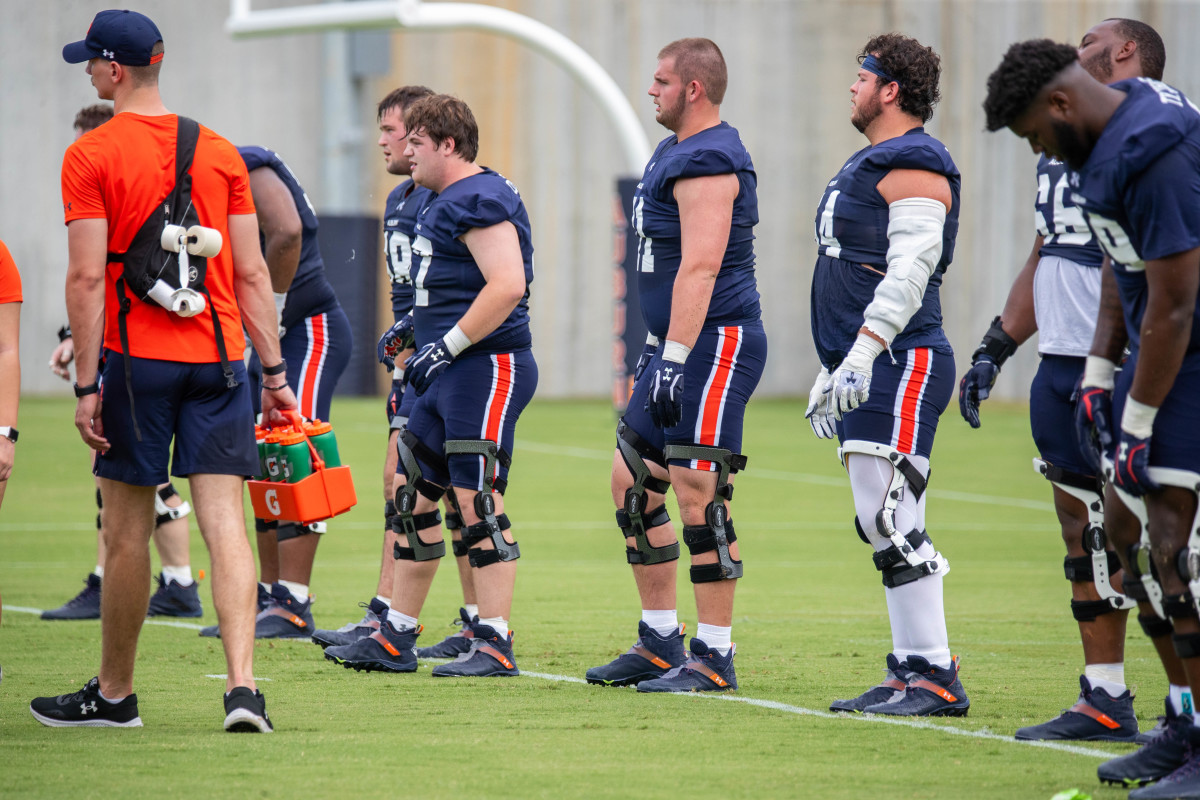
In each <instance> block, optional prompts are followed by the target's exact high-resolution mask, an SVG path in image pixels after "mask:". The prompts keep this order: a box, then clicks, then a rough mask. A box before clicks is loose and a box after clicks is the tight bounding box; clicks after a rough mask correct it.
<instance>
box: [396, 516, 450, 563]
mask: <svg viewBox="0 0 1200 800" xmlns="http://www.w3.org/2000/svg"><path fill="white" fill-rule="evenodd" d="M396 516H397V518H398V517H399V514H397V515H396ZM409 522H410V524H411V527H412V528H413V529H414V530H413V532H412V533H411V534H409V533H408V531H407V530H406V529H405V527H404V523H399V525H400V527H399V528H397V527H396V526H395V525H393V527H392V530H394V531H395V532H396V533H403V534H406V535H407V538H408V544H409V546H408V547H401V546H400V542H395V543H394V544H393V545H392V558H395V559H397V560H404V561H433V560H434V559H436V558H441V557H442V556H444V555H446V542H445V540H441V541H437V542H434V543H433V544H426V543H425V542H423V541H421V537H420V536H418V535H417V533H416V531H423V530H426V529H428V528H436V527H438V526H439V525H441V524H442V514H441V512H440V511H438V510H437V509H436V508H435V509H434V510H433V511H429V512H426V513H424V514H410V515H409Z"/></svg>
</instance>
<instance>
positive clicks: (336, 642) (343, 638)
mask: <svg viewBox="0 0 1200 800" xmlns="http://www.w3.org/2000/svg"><path fill="white" fill-rule="evenodd" d="M358 605H359V607H360V608H365V609H366V610H367V613H365V614H363V618H362V621H360V622H351V623H348V624H346V625H343V626H342V627H340V628H338V629H337V630H336V631H313V635H312V640H313V642H314V643H316V644H319V645H320V646H321V647H340V646H342V645H347V644H354V643H355V642H357V641H358V640H359V639H365V638H367V637H368V636H370V635H371V634H372V633H374V632H375V631H377V630H379V625H380V623H381V622H382V621H383V620H385V619H387V612H388V607H387V605H386V604H385V603H384V602H383V601H382V600H380V599H378V598H375V597H372V598H371V602H370V603H359V604H358Z"/></svg>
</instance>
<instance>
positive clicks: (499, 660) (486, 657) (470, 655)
mask: <svg viewBox="0 0 1200 800" xmlns="http://www.w3.org/2000/svg"><path fill="white" fill-rule="evenodd" d="M512 640H513V635H512V631H509V632H508V635H507V636H501V635H500V634H499V633H497V632H496V629H495V628H493V627H491V626H490V625H480V624H479V623H478V622H473V623H471V648H470V649H469V650H467V652H465V653H462V654H460V655H459V656H458V657H457V658H455V659H454V660H453V661H451V662H449V663H447V664H438V665H437V666H436V667H434V668H433V672H432V674H433V677H435V678H491V677H501V678H503V677H508V676H512V675H520V674H521V673H520V671H519V670H518V669H517V662H516V660H515V659H514V658H513V648H512Z"/></svg>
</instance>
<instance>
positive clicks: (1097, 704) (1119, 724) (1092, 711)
mask: <svg viewBox="0 0 1200 800" xmlns="http://www.w3.org/2000/svg"><path fill="white" fill-rule="evenodd" d="M1137 735H1138V724H1137V717H1135V716H1134V714H1133V695H1132V694H1130V692H1129V690H1128V689H1126V690H1125V691H1124V692H1123V693H1121V694H1119V695H1117V696H1116V697H1113V696H1112V695H1110V694H1109V693H1108V692H1106V691H1105V690H1104V689H1096V688H1093V687H1092V684H1091V683H1090V682H1089V681H1088V679H1087V677H1086V676H1084V675H1080V676H1079V701H1078V702H1076V703H1075V705H1073V706H1071V707H1070V708H1068V709H1066V710H1065V711H1063V712H1062V714H1060V715H1059V716H1057V717H1055V718H1054V719H1052V720H1050V721H1049V722H1043V723H1042V724H1041V725H1031V726H1029V727H1026V728H1019V729H1018V730H1017V733H1016V738H1017V739H1023V740H1059V741H1078V742H1132V741H1135V740H1136V737H1137Z"/></svg>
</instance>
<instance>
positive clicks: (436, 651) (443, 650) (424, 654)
mask: <svg viewBox="0 0 1200 800" xmlns="http://www.w3.org/2000/svg"><path fill="white" fill-rule="evenodd" d="M478 621H479V617H475V619H471V618H470V617H468V616H467V610H466V609H465V608H460V609H459V610H458V619H456V620H454V621H453V622H451V623H450V624H451V625H454V626H456V627H457V628H458V633H452V634H450V635H449V636H447V637H446V638H445V639H442V640H441V641H440V642H438V643H437V644H435V645H430V646H429V647H422V648H420V649H419V650H417V658H458V657H459V656H460V655H462V654H463V653H465V652H467V651H468V650H470V649H471V623H472V622H478Z"/></svg>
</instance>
